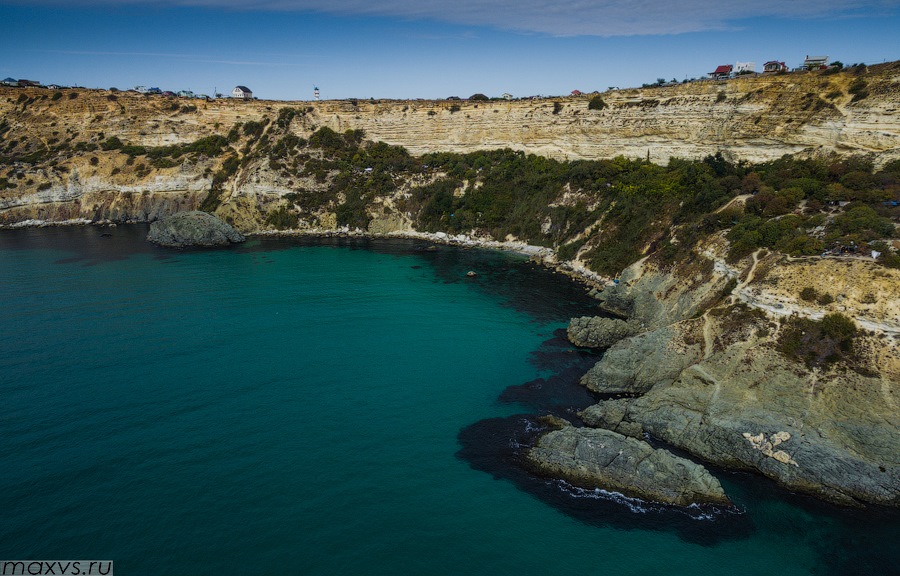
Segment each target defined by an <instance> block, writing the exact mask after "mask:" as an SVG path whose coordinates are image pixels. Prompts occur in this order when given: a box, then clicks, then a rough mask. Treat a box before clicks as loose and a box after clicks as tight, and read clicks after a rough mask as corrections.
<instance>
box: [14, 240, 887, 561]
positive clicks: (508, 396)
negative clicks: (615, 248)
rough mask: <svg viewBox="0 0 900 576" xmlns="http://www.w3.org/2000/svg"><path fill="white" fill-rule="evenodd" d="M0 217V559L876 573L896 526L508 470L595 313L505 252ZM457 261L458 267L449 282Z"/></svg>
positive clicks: (881, 515) (759, 502) (746, 500)
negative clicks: (575, 331)
mask: <svg viewBox="0 0 900 576" xmlns="http://www.w3.org/2000/svg"><path fill="white" fill-rule="evenodd" d="M146 233H147V227H146V226H142V225H129V226H118V227H99V226H81V227H77V226H76V227H55V228H30V229H15V230H0V558H5V559H32V560H51V559H54V560H55V559H103V560H112V561H113V562H114V564H115V568H116V569H117V570H118V573H119V574H130V575H162V574H185V575H213V574H215V575H221V574H314V575H330V576H333V575H370V574H371V575H381V574H390V575H405V574H411V575H418V574H423V575H480V574H489V575H500V574H514V575H555V574H596V575H605V574H609V575H615V576H626V575H648V574H671V575H682V574H684V575H687V574H691V575H696V574H704V575H707V574H709V575H717V574H722V575H727V576H743V575H771V574H778V575H809V574H817V575H832V574H833V575H838V574H840V575H844V574H866V575H883V574H897V573H898V569H900V519H898V515H897V514H896V513H895V512H892V511H888V510H882V509H873V508H868V509H861V510H855V509H845V508H840V507H836V506H831V505H829V504H824V503H821V502H818V501H816V500H814V499H811V498H808V497H804V496H799V495H796V494H791V493H789V492H787V491H785V490H783V489H781V488H779V487H777V486H776V485H774V484H773V483H772V482H770V481H769V480H766V479H764V478H761V477H758V476H754V475H751V474H747V473H735V472H728V471H724V470H720V469H716V468H712V471H713V473H714V474H715V475H716V476H717V477H718V478H719V479H720V480H721V482H722V484H723V486H724V487H725V489H726V491H727V493H728V494H729V496H730V497H731V499H732V500H733V502H734V506H733V507H731V508H716V507H706V508H702V507H693V508H674V507H665V506H659V505H653V504H649V503H646V502H642V501H640V500H636V499H631V498H625V497H623V496H621V495H619V494H615V493H607V492H604V491H600V490H584V489H578V488H575V487H573V486H570V485H568V484H566V483H565V482H560V481H555V480H552V479H545V478H540V477H537V476H534V475H533V474H531V473H530V472H529V471H528V470H527V468H525V467H523V466H522V462H521V452H522V450H523V449H524V447H527V445H528V443H529V442H531V441H533V439H534V437H535V435H536V434H538V433H539V432H540V430H541V429H542V426H543V424H542V421H541V419H540V417H541V416H543V415H546V414H554V415H556V416H560V417H564V418H568V419H570V420H571V421H573V422H575V423H577V422H578V420H577V414H576V412H577V411H578V410H579V409H581V408H584V407H586V406H587V405H589V404H591V403H592V402H595V401H596V400H597V398H595V397H593V396H591V395H590V394H589V393H588V392H587V391H585V390H584V389H583V388H581V387H580V386H578V378H579V376H580V375H581V374H583V373H584V372H585V371H586V370H587V368H588V367H589V366H590V365H591V364H592V363H594V362H596V361H597V359H598V358H599V355H598V354H597V353H595V352H591V351H587V350H579V349H576V348H574V347H572V346H571V345H569V344H568V343H567V341H566V340H565V338H564V335H565V333H564V329H565V326H566V323H567V321H568V320H569V318H571V317H574V316H581V315H586V314H596V313H598V311H597V309H596V305H595V302H594V301H593V300H592V299H591V298H589V297H588V296H587V294H586V293H585V290H584V288H583V287H582V286H580V285H578V284H577V283H575V282H572V281H571V280H570V279H568V278H566V277H565V276H562V275H559V274H554V273H553V272H551V271H549V270H546V269H543V268H541V267H539V266H537V265H535V264H532V263H529V262H528V261H527V259H526V258H525V257H523V256H520V255H516V254H510V253H505V252H498V251H487V250H477V249H463V248H459V247H449V246H432V245H429V244H428V243H424V242H416V241H409V240H367V239H302V238H275V237H254V238H251V239H250V240H249V241H248V242H246V243H245V244H242V245H238V246H234V247H231V248H228V249H221V250H185V251H173V250H167V249H163V248H158V247H155V246H153V245H150V244H149V243H147V242H146V241H145V240H144V238H145V236H146ZM469 271H472V272H475V274H476V275H475V276H469V275H467V273H468V272H469Z"/></svg>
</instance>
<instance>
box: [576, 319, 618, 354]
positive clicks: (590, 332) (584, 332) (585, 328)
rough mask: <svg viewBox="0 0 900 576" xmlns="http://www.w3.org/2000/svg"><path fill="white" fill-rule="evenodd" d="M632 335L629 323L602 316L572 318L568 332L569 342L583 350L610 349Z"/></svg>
mask: <svg viewBox="0 0 900 576" xmlns="http://www.w3.org/2000/svg"><path fill="white" fill-rule="evenodd" d="M631 333H632V330H631V328H630V327H629V326H628V322H625V321H624V320H619V319H618V318H603V317H600V316H593V317H592V316H582V317H581V318H572V320H571V321H570V322H569V327H568V329H567V330H566V336H568V338H569V342H571V343H572V344H574V345H576V346H581V347H583V348H609V347H610V346H612V345H613V344H615V343H616V342H618V341H619V340H621V339H623V338H625V337H627V336H630V335H631Z"/></svg>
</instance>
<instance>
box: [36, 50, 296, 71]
mask: <svg viewBox="0 0 900 576" xmlns="http://www.w3.org/2000/svg"><path fill="white" fill-rule="evenodd" d="M37 52H46V53H50V54H73V55H87V56H129V57H138V58H141V57H144V58H173V59H178V60H185V61H187V62H201V63H204V64H228V65H234V66H294V67H296V66H302V64H299V63H297V62H283V61H260V60H222V59H218V58H214V57H212V56H205V55H198V54H170V53H165V52H115V51H101V50H37ZM288 57H290V58H299V56H296V55H290V56H288Z"/></svg>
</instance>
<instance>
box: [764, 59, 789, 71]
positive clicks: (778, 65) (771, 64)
mask: <svg viewBox="0 0 900 576" xmlns="http://www.w3.org/2000/svg"><path fill="white" fill-rule="evenodd" d="M787 69H788V67H787V64H785V63H784V62H779V61H778V60H769V61H768V62H766V63H765V64H763V72H787Z"/></svg>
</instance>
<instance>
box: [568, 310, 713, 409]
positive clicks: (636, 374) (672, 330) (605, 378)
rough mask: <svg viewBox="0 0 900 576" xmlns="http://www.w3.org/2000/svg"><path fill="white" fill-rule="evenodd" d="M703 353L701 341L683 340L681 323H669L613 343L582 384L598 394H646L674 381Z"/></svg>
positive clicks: (584, 377)
mask: <svg viewBox="0 0 900 576" xmlns="http://www.w3.org/2000/svg"><path fill="white" fill-rule="evenodd" d="M702 355H703V349H702V345H701V344H699V343H692V344H688V343H686V342H684V339H683V338H682V337H681V330H680V328H679V327H678V326H666V327H665V328H660V329H659V330H654V331H652V332H644V333H643V334H638V335H637V336H632V337H630V338H627V339H625V340H622V341H620V342H617V343H616V344H614V345H613V346H612V347H611V348H610V349H609V350H607V352H606V354H604V355H603V358H601V359H600V360H599V361H598V362H597V363H596V364H595V365H594V367H593V368H591V369H590V370H589V371H588V372H587V374H585V375H584V376H583V377H582V378H581V384H582V385H584V386H586V387H587V388H588V389H589V390H591V391H593V392H597V393H599V394H643V393H645V392H647V391H649V390H650V389H651V388H653V387H654V386H656V385H657V384H661V383H669V382H672V381H673V380H675V378H677V377H678V375H679V374H681V371H682V370H684V369H685V368H687V367H688V366H690V365H691V364H693V363H694V362H697V361H698V360H700V359H701V358H702Z"/></svg>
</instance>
